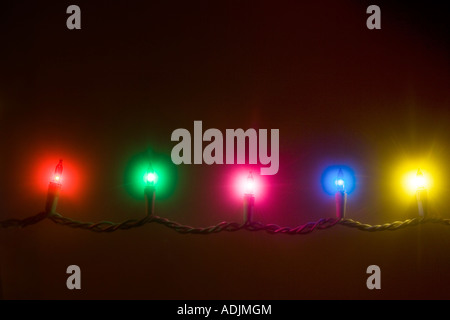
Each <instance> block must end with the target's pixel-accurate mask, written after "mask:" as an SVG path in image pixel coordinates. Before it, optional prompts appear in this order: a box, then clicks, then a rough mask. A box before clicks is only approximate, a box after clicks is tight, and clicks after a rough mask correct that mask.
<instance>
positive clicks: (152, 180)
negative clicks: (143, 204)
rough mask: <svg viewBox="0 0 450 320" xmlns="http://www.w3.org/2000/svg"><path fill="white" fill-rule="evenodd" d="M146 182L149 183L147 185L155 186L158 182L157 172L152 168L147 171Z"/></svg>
mask: <svg viewBox="0 0 450 320" xmlns="http://www.w3.org/2000/svg"><path fill="white" fill-rule="evenodd" d="M144 180H145V182H146V183H147V185H155V184H156V182H157V181H158V176H157V175H156V173H155V171H154V170H153V168H152V167H151V166H150V167H149V168H148V169H147V173H146V174H145V177H144Z"/></svg>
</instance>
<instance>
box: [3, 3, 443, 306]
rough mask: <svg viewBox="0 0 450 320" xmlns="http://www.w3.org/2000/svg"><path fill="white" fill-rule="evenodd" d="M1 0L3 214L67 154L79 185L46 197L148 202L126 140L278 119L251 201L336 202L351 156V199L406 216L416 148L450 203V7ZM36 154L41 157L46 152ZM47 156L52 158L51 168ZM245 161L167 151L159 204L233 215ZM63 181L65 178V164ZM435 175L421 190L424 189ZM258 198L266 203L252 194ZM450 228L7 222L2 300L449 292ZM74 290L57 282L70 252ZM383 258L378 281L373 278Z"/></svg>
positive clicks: (87, 212) (278, 213) (115, 211)
mask: <svg viewBox="0 0 450 320" xmlns="http://www.w3.org/2000/svg"><path fill="white" fill-rule="evenodd" d="M70 4H75V3H72V2H66V1H53V2H50V1H34V2H25V1H2V5H1V9H0V43H1V47H0V135H1V139H0V147H1V157H0V179H1V181H2V183H1V184H0V188H1V189H0V193H1V195H2V201H1V211H0V220H4V219H7V218H24V217H27V216H30V215H33V214H35V213H38V212H39V211H41V210H42V209H43V204H44V201H45V194H46V186H47V183H48V180H45V179H44V180H42V174H41V172H42V170H44V171H45V170H47V171H51V170H52V169H53V168H54V166H55V165H56V163H57V161H58V159H59V158H63V159H64V161H65V176H66V177H72V184H70V183H69V182H67V183H66V184H65V185H64V187H63V192H62V196H61V199H60V204H59V206H58V211H59V212H61V213H62V214H63V215H65V216H68V217H71V218H74V219H79V220H88V221H98V220H103V219H107V220H112V221H121V220H125V219H128V218H138V217H141V216H142V214H143V213H144V212H143V208H144V202H143V200H142V199H139V198H138V197H135V196H133V195H130V193H129V192H128V191H127V190H128V189H127V183H129V181H128V180H127V177H126V174H125V173H126V171H127V167H128V166H129V163H130V159H133V158H134V157H136V155H141V154H143V153H145V152H146V151H147V150H148V149H149V148H151V149H152V150H153V151H154V152H155V153H156V154H159V155H166V156H170V151H171V149H172V147H173V146H174V145H175V143H173V142H171V141H170V135H171V133H172V131H173V130H175V129H177V128H187V129H188V130H190V131H191V132H193V121H194V120H202V121H203V126H204V129H207V128H218V129H221V130H223V131H224V130H225V129H227V128H230V129H232V128H244V129H246V128H249V127H254V128H267V129H272V128H273V129H280V170H279V173H278V174H277V175H275V176H270V177H266V179H265V188H266V193H265V195H264V198H262V199H256V201H257V202H256V210H257V211H256V216H257V218H258V219H259V220H261V221H263V222H266V223H277V224H281V225H289V226H295V225H297V224H300V223H305V222H307V221H311V220H317V219H319V218H322V217H332V216H333V215H334V198H333V196H327V195H326V194H325V193H324V192H323V191H322V188H321V186H320V175H321V173H322V171H323V170H324V168H326V167H327V166H329V165H337V164H346V165H349V166H351V167H352V168H353V169H354V170H355V173H356V179H357V189H356V190H355V192H354V193H352V194H351V195H349V211H348V217H350V218H354V219H357V220H360V221H362V222H367V223H385V222H390V221H394V220H403V219H406V218H410V217H414V216H415V214H416V213H415V211H414V208H415V207H414V206H415V203H414V198H413V197H408V196H407V195H404V194H402V193H401V192H400V191H398V190H397V189H398V188H400V187H399V183H397V181H393V173H394V171H395V170H397V169H396V168H398V167H399V166H400V167H401V163H402V162H403V161H409V160H410V159H416V158H426V159H427V161H429V162H430V163H433V164H434V165H435V166H436V168H439V169H438V172H439V173H440V174H439V176H438V177H434V178H435V179H437V180H439V182H440V183H439V184H438V185H439V186H440V188H435V193H434V195H433V194H430V198H431V199H433V201H432V203H431V206H432V210H434V213H436V214H440V215H441V216H443V217H446V218H449V214H448V210H449V209H450V203H449V202H448V197H447V196H446V194H447V192H448V191H449V188H448V187H447V183H446V182H448V181H450V172H449V171H448V170H447V168H446V165H447V164H446V163H447V159H449V156H450V148H449V142H448V141H449V138H450V129H449V124H450V109H449V104H450V99H449V84H450V73H449V72H450V70H449V50H450V41H449V37H448V36H449V23H448V18H447V14H448V11H446V10H445V9H446V8H445V7H444V6H443V5H438V2H437V1H433V3H426V4H425V3H423V4H421V5H418V4H411V3H407V2H405V3H401V2H397V3H396V4H392V2H391V1H389V2H387V1H378V2H376V3H375V4H378V5H379V6H380V7H381V17H382V29H381V30H373V31H370V30H368V29H367V28H366V19H367V17H368V15H367V14H366V8H367V6H368V5H370V4H373V3H369V2H364V1H320V3H318V2H314V1H302V2H300V1H221V0H220V1H197V0H194V1H139V2H138V1H114V2H113V1H77V2H76V4H77V5H79V6H80V7H81V13H82V14H81V16H82V29H81V30H73V31H71V30H68V29H67V28H66V19H67V17H68V15H67V14H66V13H65V12H66V8H67V6H69V5H70ZM43 168H45V169H43ZM49 168H50V169H49ZM240 169H243V170H246V169H247V167H246V166H244V165H239V166H238V165H213V166H207V165H190V166H188V165H182V166H179V167H174V168H172V172H174V173H173V174H172V175H171V179H172V180H171V182H170V183H171V185H172V189H171V191H170V192H169V193H166V194H165V195H162V196H161V197H159V198H158V200H157V213H158V214H159V215H160V216H165V217H168V218H170V219H173V220H176V221H179V222H181V223H186V224H190V225H194V226H207V225H210V224H215V223H217V222H219V221H221V220H228V221H230V220H233V221H234V220H235V221H241V219H242V214H241V211H240V210H241V205H242V203H241V200H240V199H238V198H236V197H234V196H233V192H234V191H233V186H232V185H231V182H230V181H231V180H232V177H233V175H234V174H235V172H236V170H240ZM68 180H70V179H68ZM430 193H431V191H430ZM258 204H259V205H258ZM449 232H450V229H448V227H445V226H441V225H430V224H427V225H423V226H421V227H412V228H407V229H403V230H399V231H395V232H379V233H365V232H360V231H357V230H355V229H347V228H345V227H342V226H337V227H335V228H332V229H330V230H327V231H318V232H314V233H312V234H310V235H308V236H287V235H276V236H274V235H269V234H266V233H263V232H259V233H249V232H238V233H220V234H215V235H210V236H199V235H180V234H178V233H176V232H174V231H172V230H170V229H167V228H164V227H163V226H161V225H146V226H144V227H142V228H138V229H133V230H128V231H118V232H114V233H111V234H95V233H91V232H88V231H82V230H76V229H71V228H67V227H63V226H59V225H55V224H54V223H52V222H51V221H48V220H46V221H44V222H41V223H40V224H38V225H35V226H30V227H28V228H25V229H14V230H0V280H1V281H0V283H1V285H2V290H1V291H0V292H1V294H2V297H3V298H6V299H316V298H320V299H330V298H338V299H341V298H342V299H381V298H384V299H417V298H423V299H429V298H430V299H432V298H434V299H436V298H439V299H448V298H450V292H449V291H448V289H447V288H448V285H449V284H450V273H449V272H448V270H449V268H450V259H449V249H448V248H449V245H450V233H449ZM71 264H76V265H79V266H80V267H81V270H82V290H79V291H70V290H68V289H67V288H66V285H65V283H66V278H67V275H66V273H65V271H66V268H67V266H69V265H71ZM371 264H376V265H379V266H380V267H381V276H382V277H381V281H382V289H381V290H374V291H370V290H368V289H367V288H366V279H367V275H366V273H365V271H366V268H367V267H368V266H369V265H371Z"/></svg>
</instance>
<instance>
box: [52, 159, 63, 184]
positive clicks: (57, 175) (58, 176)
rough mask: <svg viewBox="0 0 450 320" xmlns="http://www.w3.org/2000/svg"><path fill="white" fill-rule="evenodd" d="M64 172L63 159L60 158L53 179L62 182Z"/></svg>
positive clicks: (58, 182) (55, 181)
mask: <svg viewBox="0 0 450 320" xmlns="http://www.w3.org/2000/svg"><path fill="white" fill-rule="evenodd" d="M62 172H63V165H62V160H59V162H58V164H57V165H56V168H55V173H54V175H53V181H52V182H54V183H57V184H61V183H62Z"/></svg>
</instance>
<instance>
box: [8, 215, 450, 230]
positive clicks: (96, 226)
mask: <svg viewBox="0 0 450 320" xmlns="http://www.w3.org/2000/svg"><path fill="white" fill-rule="evenodd" d="M46 218H48V219H50V220H51V221H53V222H54V223H56V224H59V225H63V226H67V227H71V228H76V229H83V230H89V231H93V232H99V233H102V232H107V233H108V232H114V231H117V230H128V229H132V228H137V227H141V226H144V225H145V224H148V223H157V224H161V225H164V226H165V227H167V228H169V229H172V230H174V231H176V232H178V233H181V234H212V233H219V232H222V231H228V232H234V231H239V230H247V231H265V232H267V233H269V234H288V235H305V234H309V233H311V232H313V231H315V230H324V229H328V228H331V227H334V226H336V225H338V224H340V225H343V226H345V227H349V228H355V229H358V230H360V231H367V232H376V231H385V230H389V231H394V230H399V229H403V228H406V227H410V226H416V225H419V224H423V223H439V224H444V225H446V226H450V219H442V218H436V217H430V218H425V219H424V218H413V219H407V220H404V221H394V222H390V223H385V224H378V225H371V224H366V223H361V222H359V221H356V220H353V219H334V218H322V219H319V220H317V221H315V222H308V223H305V224H302V225H299V226H296V227H281V226H279V225H276V224H264V223H262V222H257V221H255V222H246V223H237V222H226V221H222V222H219V223H218V224H216V225H212V226H208V227H192V226H188V225H183V224H180V223H178V222H176V221H172V220H170V219H167V218H162V217H159V216H156V215H147V216H145V217H144V218H142V219H128V220H125V221H122V222H110V221H100V222H83V221H77V220H73V219H71V218H67V217H64V216H62V215H61V214H59V213H46V212H40V213H38V214H37V215H35V216H31V217H28V218H25V219H22V220H21V219H9V220H5V221H0V227H2V228H24V227H27V226H29V225H33V224H37V223H39V222H41V221H42V220H44V219H46Z"/></svg>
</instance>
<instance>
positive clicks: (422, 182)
mask: <svg viewBox="0 0 450 320" xmlns="http://www.w3.org/2000/svg"><path fill="white" fill-rule="evenodd" d="M426 184H427V181H426V179H425V177H424V176H423V173H422V171H420V169H419V170H417V174H416V178H415V179H414V185H415V187H416V189H418V190H419V189H425V186H426Z"/></svg>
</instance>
